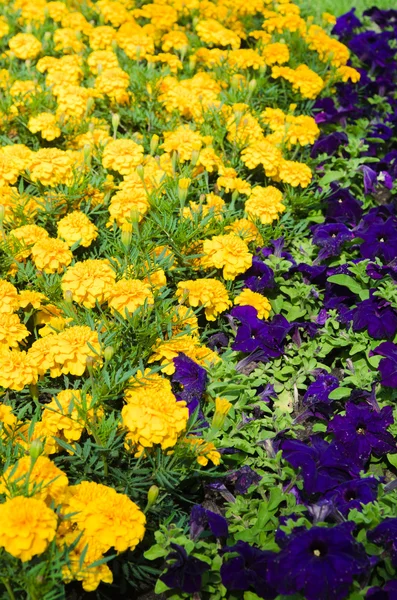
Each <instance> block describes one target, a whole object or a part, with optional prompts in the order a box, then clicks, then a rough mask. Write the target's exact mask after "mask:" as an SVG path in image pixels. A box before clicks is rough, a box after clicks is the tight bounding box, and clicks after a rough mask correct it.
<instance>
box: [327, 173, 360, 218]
mask: <svg viewBox="0 0 397 600" xmlns="http://www.w3.org/2000/svg"><path fill="white" fill-rule="evenodd" d="M331 189H332V190H333V192H332V194H331V195H330V196H328V198H326V203H327V205H326V215H327V219H334V220H335V221H338V222H339V223H345V224H347V225H356V224H357V223H358V221H359V220H360V218H361V215H362V213H363V211H362V208H361V205H362V203H361V202H360V201H359V200H357V199H356V198H354V196H352V194H351V193H350V191H349V190H348V188H341V187H339V186H338V185H337V184H335V183H331Z"/></svg>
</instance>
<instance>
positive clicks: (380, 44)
mask: <svg viewBox="0 0 397 600" xmlns="http://www.w3.org/2000/svg"><path fill="white" fill-rule="evenodd" d="M392 38H393V33H392V32H389V31H388V32H385V31H383V32H382V33H376V32H375V31H372V30H368V31H364V32H362V33H359V34H357V35H356V36H355V37H354V38H353V39H352V40H350V42H349V44H348V46H349V48H350V50H351V51H352V52H353V53H354V54H356V55H357V56H358V58H359V59H360V60H361V61H362V62H364V63H366V64H367V65H369V66H370V67H371V68H375V67H381V68H386V67H388V68H393V67H392V65H391V63H392V61H393V58H394V54H395V50H394V49H393V48H391V47H390V46H389V40H391V39H392Z"/></svg>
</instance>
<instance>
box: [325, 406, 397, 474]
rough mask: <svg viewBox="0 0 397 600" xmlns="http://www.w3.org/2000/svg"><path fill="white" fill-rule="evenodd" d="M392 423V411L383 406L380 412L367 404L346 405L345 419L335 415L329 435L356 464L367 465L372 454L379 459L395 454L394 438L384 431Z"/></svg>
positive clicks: (390, 408) (330, 424)
mask: <svg viewBox="0 0 397 600" xmlns="http://www.w3.org/2000/svg"><path fill="white" fill-rule="evenodd" d="M393 422H394V419H393V409H392V407H391V406H384V407H383V408H382V410H381V411H380V412H377V411H374V410H373V409H372V408H371V407H370V406H368V404H359V405H356V404H354V403H353V402H348V403H347V404H346V415H345V416H341V415H336V417H334V418H333V419H332V421H330V423H329V424H328V431H329V432H331V433H333V434H334V442H335V444H336V446H337V447H338V448H343V450H344V451H345V452H346V453H347V454H349V455H350V456H351V457H352V460H356V461H357V459H358V461H359V462H361V463H362V462H366V461H367V460H368V459H369V457H370V456H371V454H373V455H374V456H377V457H381V456H383V455H385V454H388V453H395V452H397V446H396V442H395V440H394V437H393V435H392V434H391V433H390V432H389V431H387V428H388V427H389V425H391V424H392V423H393Z"/></svg>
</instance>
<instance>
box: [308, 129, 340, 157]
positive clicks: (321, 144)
mask: <svg viewBox="0 0 397 600" xmlns="http://www.w3.org/2000/svg"><path fill="white" fill-rule="evenodd" d="M348 141H349V140H348V137H347V135H346V133H344V132H343V131H334V132H333V133H330V134H329V135H322V136H320V137H319V139H318V140H316V141H315V142H314V144H313V146H312V150H311V153H310V156H311V157H312V158H316V157H317V156H318V155H319V154H327V156H332V155H333V154H335V152H336V151H337V150H338V148H339V146H341V145H342V144H347V142H348Z"/></svg>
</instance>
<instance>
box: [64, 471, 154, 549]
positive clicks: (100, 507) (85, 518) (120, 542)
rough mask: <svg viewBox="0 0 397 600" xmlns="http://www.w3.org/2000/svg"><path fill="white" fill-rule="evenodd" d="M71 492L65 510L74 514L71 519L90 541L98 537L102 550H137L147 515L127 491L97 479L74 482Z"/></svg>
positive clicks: (66, 512)
mask: <svg viewBox="0 0 397 600" xmlns="http://www.w3.org/2000/svg"><path fill="white" fill-rule="evenodd" d="M69 493H70V495H69V498H68V500H67V502H66V503H65V505H64V509H63V510H64V512H65V514H73V516H72V517H71V520H72V521H73V522H74V523H76V525H77V527H78V528H79V529H80V531H83V530H84V535H85V538H86V539H87V541H88V542H89V540H90V539H93V540H96V541H97V542H98V543H99V545H100V546H101V547H102V552H107V551H108V550H110V548H114V549H115V550H117V552H125V551H126V550H127V549H130V550H134V548H135V547H136V546H137V545H138V544H139V542H140V541H141V540H142V539H143V536H144V533H145V524H146V518H145V515H144V514H143V512H142V511H141V510H140V509H139V507H138V506H137V505H136V504H135V502H132V500H130V499H129V498H128V496H126V495H125V494H119V493H117V492H116V490H114V489H113V488H111V487H107V486H105V485H102V484H100V483H94V482H93V481H90V482H89V481H83V482H82V483H80V484H78V485H73V486H71V487H70V488H69Z"/></svg>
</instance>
